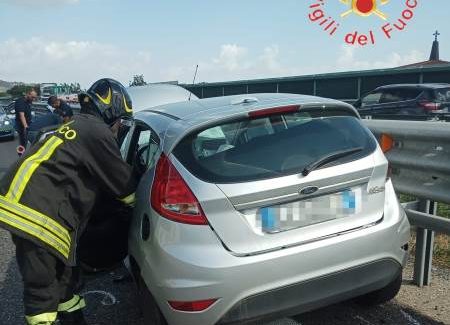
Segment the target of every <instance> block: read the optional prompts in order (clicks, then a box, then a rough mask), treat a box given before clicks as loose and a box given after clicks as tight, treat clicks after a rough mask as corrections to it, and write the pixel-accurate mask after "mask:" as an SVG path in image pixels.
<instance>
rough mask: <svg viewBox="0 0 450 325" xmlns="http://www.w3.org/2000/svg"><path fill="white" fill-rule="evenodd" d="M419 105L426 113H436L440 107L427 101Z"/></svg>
mask: <svg viewBox="0 0 450 325" xmlns="http://www.w3.org/2000/svg"><path fill="white" fill-rule="evenodd" d="M419 105H420V106H421V107H422V108H424V109H425V110H426V111H429V112H430V111H437V110H439V108H440V107H441V103H434V102H428V101H422V102H419Z"/></svg>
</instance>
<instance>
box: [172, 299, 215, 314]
mask: <svg viewBox="0 0 450 325" xmlns="http://www.w3.org/2000/svg"><path fill="white" fill-rule="evenodd" d="M216 301H217V299H207V300H199V301H169V305H170V307H172V308H173V309H175V310H179V311H185V312H196V311H197V312H198V311H204V310H205V309H207V308H209V307H211V306H212V305H213V304H214V303H215V302H216Z"/></svg>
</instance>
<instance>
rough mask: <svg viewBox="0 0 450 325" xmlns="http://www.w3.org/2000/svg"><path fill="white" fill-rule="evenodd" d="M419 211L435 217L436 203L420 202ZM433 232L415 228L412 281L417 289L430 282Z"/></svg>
mask: <svg viewBox="0 0 450 325" xmlns="http://www.w3.org/2000/svg"><path fill="white" fill-rule="evenodd" d="M419 207H420V211H423V212H425V213H429V214H432V215H436V212H437V202H434V201H430V200H421V201H420V203H419ZM433 245H434V231H432V230H428V229H423V228H417V238H416V261H415V264H414V276H413V281H414V283H415V284H416V285H418V286H419V287H423V286H427V285H429V284H430V282H431V268H432V262H433Z"/></svg>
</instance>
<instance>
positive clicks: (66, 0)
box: [0, 0, 80, 7]
mask: <svg viewBox="0 0 450 325" xmlns="http://www.w3.org/2000/svg"><path fill="white" fill-rule="evenodd" d="M78 2H80V0H0V3H5V4H8V5H17V6H33V7H46V6H61V5H67V4H69V5H71V4H76V3H78Z"/></svg>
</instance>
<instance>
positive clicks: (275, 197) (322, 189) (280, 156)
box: [174, 110, 387, 255]
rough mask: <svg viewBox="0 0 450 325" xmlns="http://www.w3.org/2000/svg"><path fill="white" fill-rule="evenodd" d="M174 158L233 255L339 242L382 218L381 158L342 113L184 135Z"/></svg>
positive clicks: (281, 117) (297, 114) (288, 116)
mask: <svg viewBox="0 0 450 325" xmlns="http://www.w3.org/2000/svg"><path fill="white" fill-rule="evenodd" d="M352 150H353V151H352ZM336 153H338V154H337V155H336ZM339 153H340V154H339ZM342 153H344V154H342ZM330 154H331V156H333V154H334V156H333V158H332V159H325V160H323V158H324V157H326V156H328V158H330ZM174 156H175V158H176V159H177V163H176V165H178V162H179V165H178V167H177V168H179V169H180V170H181V172H182V174H183V175H184V177H185V178H186V179H187V180H188V183H189V184H190V186H191V188H192V190H193V192H194V193H195V194H196V195H197V197H198V199H199V201H200V204H201V206H202V208H203V210H204V212H205V214H206V217H207V219H208V222H209V224H210V226H211V227H212V228H213V230H214V231H215V233H216V234H217V236H218V237H219V238H220V240H221V241H222V243H223V244H224V246H225V247H226V248H227V249H229V250H230V251H232V252H233V253H234V254H236V255H252V254H259V253H263V252H267V251H271V250H277V249H282V248H286V247H290V246H294V245H299V244H303V243H308V242H311V241H316V240H320V239H323V238H327V237H330V236H336V235H338V234H342V233H345V232H348V231H352V230H355V229H358V228H361V227H366V226H368V225H372V224H375V223H377V222H378V221H379V220H381V218H382V216H383V209H384V193H383V189H384V184H385V180H386V174H387V161H386V159H385V158H384V156H383V154H382V153H381V151H380V149H379V148H378V147H377V145H376V141H375V139H374V138H373V136H372V135H371V134H370V131H368V130H367V129H366V128H365V127H363V126H362V125H361V124H360V122H359V120H358V119H357V118H356V117H354V116H350V115H348V114H345V113H343V112H339V110H337V111H334V112H332V113H330V112H325V111H321V112H317V111H313V110H312V111H306V110H305V111H302V110H300V111H283V112H280V113H276V112H275V114H274V113H273V112H271V113H270V114H269V116H264V114H257V116H254V117H252V116H250V117H249V119H244V120H240V121H234V122H227V123H225V124H219V125H215V126H211V127H209V128H206V129H203V130H199V131H197V132H194V133H192V134H190V135H188V136H187V137H185V139H183V140H182V141H181V142H180V144H178V145H177V147H176V148H175V150H174ZM321 159H322V160H323V161H322V163H321V164H320V163H319V164H318V165H317V164H316V166H315V168H312V170H310V171H309V172H308V171H305V167H307V166H310V167H311V166H312V165H314V163H315V162H318V161H320V160H321Z"/></svg>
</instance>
